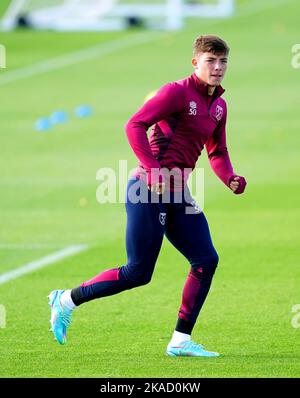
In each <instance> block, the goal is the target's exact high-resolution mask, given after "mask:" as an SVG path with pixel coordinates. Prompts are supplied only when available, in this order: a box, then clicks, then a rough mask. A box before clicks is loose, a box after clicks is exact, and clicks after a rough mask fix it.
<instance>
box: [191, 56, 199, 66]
mask: <svg viewBox="0 0 300 398" xmlns="http://www.w3.org/2000/svg"><path fill="white" fill-rule="evenodd" d="M192 65H193V67H194V68H197V66H198V62H197V60H196V58H192Z"/></svg>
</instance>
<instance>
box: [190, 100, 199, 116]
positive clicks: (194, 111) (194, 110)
mask: <svg viewBox="0 0 300 398" xmlns="http://www.w3.org/2000/svg"><path fill="white" fill-rule="evenodd" d="M189 115H197V103H196V102H195V101H190V111H189Z"/></svg>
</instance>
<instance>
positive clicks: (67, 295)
mask: <svg viewBox="0 0 300 398" xmlns="http://www.w3.org/2000/svg"><path fill="white" fill-rule="evenodd" d="M60 301H61V303H62V304H63V305H65V306H66V307H67V308H68V309H69V310H74V309H75V308H76V305H75V304H74V303H73V300H72V298H71V290H65V291H64V292H63V294H62V295H61V296H60Z"/></svg>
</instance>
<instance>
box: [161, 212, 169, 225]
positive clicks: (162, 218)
mask: <svg viewBox="0 0 300 398" xmlns="http://www.w3.org/2000/svg"><path fill="white" fill-rule="evenodd" d="M166 216H167V213H159V222H160V223H161V225H165V223H166Z"/></svg>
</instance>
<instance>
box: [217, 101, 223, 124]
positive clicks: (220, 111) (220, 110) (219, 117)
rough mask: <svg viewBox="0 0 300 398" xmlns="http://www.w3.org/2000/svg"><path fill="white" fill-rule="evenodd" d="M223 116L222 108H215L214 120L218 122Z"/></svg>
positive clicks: (218, 106)
mask: <svg viewBox="0 0 300 398" xmlns="http://www.w3.org/2000/svg"><path fill="white" fill-rule="evenodd" d="M222 116H223V108H222V107H221V106H220V105H217V106H216V119H217V121H218V122H219V121H220V120H221V119H222Z"/></svg>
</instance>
